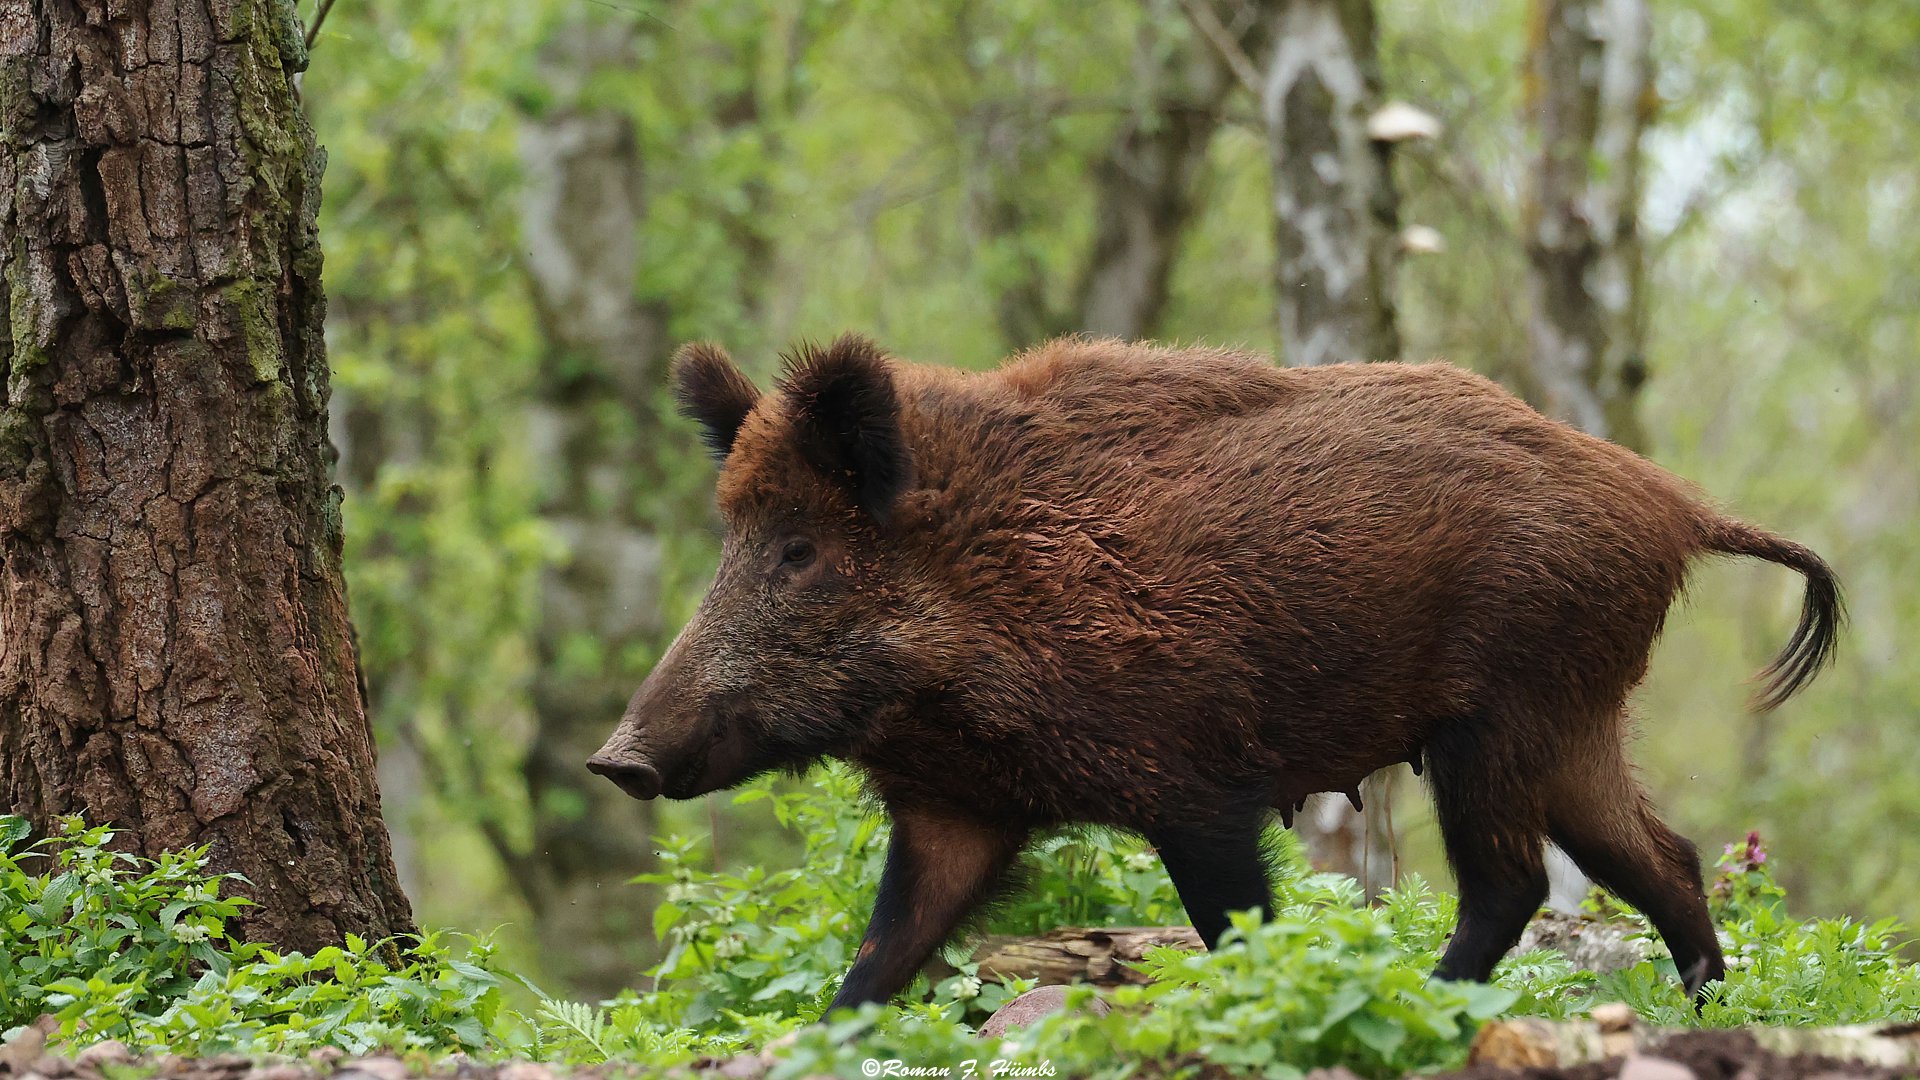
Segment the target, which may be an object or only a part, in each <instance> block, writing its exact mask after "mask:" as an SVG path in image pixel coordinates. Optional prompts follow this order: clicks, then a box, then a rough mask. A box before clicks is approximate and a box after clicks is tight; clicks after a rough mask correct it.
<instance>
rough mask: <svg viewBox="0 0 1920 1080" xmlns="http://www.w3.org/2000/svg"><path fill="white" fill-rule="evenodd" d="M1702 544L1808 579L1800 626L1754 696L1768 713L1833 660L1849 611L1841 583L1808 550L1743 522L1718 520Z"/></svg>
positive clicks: (1758, 707) (1765, 672) (1755, 704)
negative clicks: (1841, 626) (1777, 566)
mask: <svg viewBox="0 0 1920 1080" xmlns="http://www.w3.org/2000/svg"><path fill="white" fill-rule="evenodd" d="M1703 546H1704V547H1706V548H1707V550H1709V551H1718V552H1723V553H1725V554H1728V555H1746V556H1749V557H1752V558H1755V559H1765V560H1767V561H1768V562H1772V563H1779V564H1780V565H1781V566H1787V567H1792V568H1793V569H1795V570H1798V571H1799V572H1800V574H1801V576H1803V577H1805V578H1806V579H1807V593H1806V598H1805V599H1804V600H1802V601H1801V603H1800V625H1798V626H1796V627H1794V628H1793V637H1791V638H1789V639H1787V645H1786V647H1785V648H1783V649H1781V650H1780V655H1779V656H1776V657H1774V658H1773V662H1772V663H1771V664H1768V665H1767V666H1766V668H1765V670H1763V671H1761V672H1760V675H1759V678H1760V679H1761V680H1762V686H1761V689H1760V692H1759V694H1758V695H1757V696H1756V697H1755V698H1754V701H1753V707H1754V709H1755V710H1756V711H1758V712H1768V711H1770V710H1772V709H1774V708H1777V707H1778V706H1779V705H1780V703H1781V702H1783V701H1785V700H1787V699H1788V698H1790V697H1792V696H1793V695H1794V693H1795V692H1796V691H1798V690H1799V689H1800V688H1801V687H1802V686H1805V685H1806V684H1807V683H1809V682H1811V681H1812V680H1813V677H1814V676H1815V675H1818V674H1819V673H1820V669H1822V668H1824V667H1826V666H1827V665H1828V664H1829V663H1831V662H1832V660H1833V649H1834V643H1835V639H1836V638H1837V636H1838V634H1839V630H1840V624H1841V622H1842V621H1843V620H1844V619H1845V618H1846V610H1845V607H1844V605H1843V604H1842V603H1841V600H1840V580H1839V579H1838V578H1836V577H1834V575H1833V568H1832V567H1830V566H1828V565H1827V564H1826V560H1824V559H1822V558H1820V556H1818V555H1815V554H1814V553H1813V552H1812V551H1811V550H1809V549H1808V548H1805V547H1802V546H1801V545H1799V544H1796V543H1794V542H1793V541H1791V540H1787V539H1784V538H1782V537H1778V536H1775V535H1773V534H1772V533H1770V532H1767V531H1766V530H1764V529H1757V528H1755V527H1753V526H1752V525H1748V524H1745V523H1744V522H1739V521H1729V520H1726V519H1724V518H1723V519H1719V520H1716V521H1713V522H1712V523H1711V524H1709V525H1708V526H1707V529H1706V535H1705V537H1704V540H1703Z"/></svg>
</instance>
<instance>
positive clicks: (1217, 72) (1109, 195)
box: [1074, 5, 1266, 339]
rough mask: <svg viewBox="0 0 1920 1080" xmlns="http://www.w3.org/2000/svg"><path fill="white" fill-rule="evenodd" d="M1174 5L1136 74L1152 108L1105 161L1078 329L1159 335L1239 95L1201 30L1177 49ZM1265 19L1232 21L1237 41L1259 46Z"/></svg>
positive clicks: (1137, 53)
mask: <svg viewBox="0 0 1920 1080" xmlns="http://www.w3.org/2000/svg"><path fill="white" fill-rule="evenodd" d="M1166 6H1167V7H1168V8H1169V9H1170V10H1167V11H1164V12H1161V13H1159V15H1158V17H1156V18H1153V19H1149V20H1148V21H1147V22H1146V23H1145V24H1144V25H1143V26H1142V28H1141V31H1140V39H1139V42H1138V44H1137V46H1136V47H1135V50H1134V79H1135V82H1136V84H1137V85H1139V86H1142V87H1145V88H1147V89H1146V92H1145V93H1144V94H1143V95H1142V96H1143V97H1144V98H1145V99H1146V101H1147V102H1148V104H1147V107H1146V108H1144V109H1142V110H1140V111H1138V112H1136V113H1134V114H1133V115H1130V116H1129V117H1128V118H1127V119H1126V120H1125V121H1124V122H1123V123H1122V125H1121V128H1120V131H1119V132H1118V133H1117V134H1116V135H1115V136H1114V140H1113V145H1112V147H1111V148H1110V149H1109V150H1108V152H1107V155H1106V157H1105V158H1103V159H1102V160H1101V161H1100V162H1099V163H1098V164H1097V165H1096V166H1095V167H1094V172H1093V181H1094V185H1095V191H1096V199H1097V203H1096V206H1095V210H1094V237H1093V247H1092V249H1091V250H1090V251H1089V252H1088V255H1087V260H1086V265H1085V268H1084V270H1083V271H1082V274H1081V277H1080V282H1079V288H1078V291H1077V303H1076V305H1075V306H1076V307H1077V309H1078V319H1077V325H1076V326H1075V327H1074V329H1078V330H1085V331H1088V332H1089V333H1094V334H1101V335H1106V336H1112V337H1118V338H1127V339H1135V338H1148V337H1153V336H1154V335H1155V334H1156V333H1158V331H1159V328H1160V319H1161V316H1162V314H1164V312H1165V311H1166V306H1167V286H1168V281H1169V279H1170V278H1171V277H1172V276H1173V264H1174V259H1175V258H1176V257H1177V256H1178V255H1179V253H1180V245H1181V243H1182V242H1183V241H1184V240H1185V239H1186V236H1187V231H1188V228H1189V226H1190V225H1191V224H1192V222H1193V217H1194V212H1195V210H1196V209H1197V207H1198V197H1199V187H1200V180H1201V177H1202V175H1203V174H1204V172H1205V169H1206V164H1207V148H1208V147H1209V146H1210V145H1211V144H1212V142H1213V136H1214V133H1215V132H1216V131H1218V130H1219V128H1220V118H1221V110H1222V109H1223V108H1224V107H1225V105H1226V101H1227V97H1228V95H1229V94H1230V93H1231V92H1232V91H1233V89H1234V87H1235V82H1234V78H1233V73H1232V72H1231V71H1230V70H1228V67H1227V62H1226V60H1225V58H1224V57H1222V55H1221V54H1220V52H1219V51H1218V50H1217V49H1215V48H1211V47H1209V46H1208V43H1207V42H1206V41H1204V40H1201V39H1200V37H1199V35H1198V34H1197V33H1194V34H1190V35H1189V40H1188V41H1187V42H1185V43H1184V44H1182V45H1180V46H1179V47H1171V46H1170V43H1169V42H1168V41H1167V34H1166V31H1165V27H1166V26H1167V25H1168V23H1169V22H1170V21H1171V20H1173V19H1176V18H1178V15H1177V13H1176V12H1175V11H1173V10H1171V5H1166ZM1265 29H1266V24H1265V22H1264V21H1263V20H1261V19H1259V18H1253V17H1242V18H1239V19H1236V20H1235V21H1234V22H1233V23H1232V24H1231V25H1226V26H1222V27H1221V28H1220V30H1221V32H1223V33H1224V34H1226V35H1227V36H1228V40H1229V41H1231V42H1232V44H1233V47H1235V48H1237V49H1240V50H1242V51H1245V50H1249V49H1252V50H1256V51H1257V50H1259V49H1260V48H1261V46H1260V44H1259V42H1260V41H1261V38H1262V34H1263V33H1264V31H1265Z"/></svg>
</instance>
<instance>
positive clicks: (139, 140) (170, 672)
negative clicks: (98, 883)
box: [0, 0, 412, 950]
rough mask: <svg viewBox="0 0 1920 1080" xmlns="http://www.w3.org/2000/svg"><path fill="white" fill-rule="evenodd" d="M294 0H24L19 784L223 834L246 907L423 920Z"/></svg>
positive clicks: (5, 608)
mask: <svg viewBox="0 0 1920 1080" xmlns="http://www.w3.org/2000/svg"><path fill="white" fill-rule="evenodd" d="M305 62H306V56H305V50H304V49H303V48H302V45H301V41H300V32H299V26H298V23H297V22H296V20H295V16H294V11H293V6H292V4H290V3H286V2H284V0H176V2H159V3H155V4H152V5H150V6H149V5H144V4H138V5H128V4H120V3H112V2H108V0H60V2H52V0H33V2H32V3H31V4H28V3H21V2H15V3H12V4H9V5H8V7H7V8H6V10H5V13H4V14H0V103H3V104H0V108H4V110H5V113H4V116H0V127H4V130H5V131H6V138H5V141H4V144H3V148H0V222H3V223H4V228H0V235H4V236H5V238H6V246H5V249H4V250H0V277H3V278H4V279H5V289H4V290H0V306H4V308H5V314H6V318H5V320H4V325H5V330H4V331H0V382H4V387H5V389H4V394H3V396H0V804H4V805H5V806H7V807H8V808H9V809H11V810H12V811H14V812H17V813H23V814H25V815H26V816H28V817H29V818H31V819H32V820H33V821H34V822H35V823H36V824H38V825H39V826H40V827H42V828H46V827H48V826H50V825H51V823H52V821H53V819H54V818H55V817H56V816H58V815H62V814H70V813H80V814H84V815H86V816H87V817H88V818H89V819H90V820H93V821H96V822H111V823H112V824H114V825H115V826H117V827H118V828H119V830H120V834H119V835H120V839H121V842H122V843H124V844H126V845H127V847H128V848H130V849H133V850H138V851H141V852H145V853H148V854H152V853H156V852H159V851H161V850H163V849H169V848H177V847H180V846H183V845H188V844H198V843H206V844H210V845H211V846H212V854H213V860H214V864H215V866H216V867H218V868H219V869H221V870H225V871H234V872H238V873H240V874H244V875H245V876H246V878H247V879H248V882H249V883H248V884H241V885H238V886H237V891H239V892H242V893H245V894H246V895H248V896H251V897H252V898H253V899H254V900H255V901H257V902H258V904H259V906H258V907H253V908H249V909H247V911H246V914H245V916H244V918H243V919H242V920H241V922H240V926H241V929H242V930H243V932H244V933H246V934H247V935H248V936H249V937H251V938H254V939H256V940H263V941H270V942H273V943H275V944H276V945H279V946H281V947H283V948H294V949H305V950H312V949H317V948H319V947H321V946H324V945H327V944H330V943H335V942H338V941H340V940H341V939H342V937H343V935H345V934H346V933H349V932H351V933H357V934H361V935H365V936H368V937H376V938H377V937H382V936H385V935H388V934H392V933H395V932H400V931H408V930H411V929H412V916H411V914H410V912H409V910H408V905H407V900H406V897H405V896H404V895H403V894H402V893H401V891H400V887H399V884H398V882H397V880H396V878H395V875H394V869H393V860H392V856H391V854H390V851H389V848H388V838H387V834H386V829H385V826H384V825H383V824H382V822H381V817H380V795H379V790H378V786H377V784H376V781H375V779H374V748H373V743H372V737H371V733H370V731H369V728H368V724H367V718H366V713H365V711H364V708H363V702H362V695H361V690H360V686H359V681H358V676H357V664H356V660H355V656H354V648H353V642H352V631H351V629H350V627H349V624H348V621H347V604H346V594H345V587H344V585H343V583H342V579H341V572H340V544H341V531H340V520H341V519H340V503H339V495H338V492H339V489H338V488H335V487H333V486H331V484H330V483H329V479H328V475H327V470H328V464H329V462H328V457H329V450H328V447H327V443H326V416H327V392H328V372H327V364H326V355H325V350H324V344H323V339H322V336H321V322H322V319H323V317H324V314H325V300H324V297H323V295H322V293H321V290H320V246H319V241H318V236H317V233H316V230H315V222H314V219H315V214H316V212H317V211H318V208H319V205H320V172H321V162H322V159H321V155H320V153H319V151H318V150H317V149H316V148H315V146H314V143H313V135H312V132H311V130H310V129H309V128H308V126H307V123H306V119H305V117H304V116H303V115H302V113H301V111H300V108H299V105H298V103H297V101H296V99H295V97H294V92H293V86H292V82H291V79H292V76H293V75H294V74H295V73H296V72H297V71H298V70H300V69H301V68H302V67H304V66H305Z"/></svg>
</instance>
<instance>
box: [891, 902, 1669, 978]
mask: <svg viewBox="0 0 1920 1080" xmlns="http://www.w3.org/2000/svg"><path fill="white" fill-rule="evenodd" d="M1634 930H1635V928H1634V927H1631V926H1627V925H1623V924H1620V923H1609V922H1603V921H1601V920H1599V919H1593V918H1588V917H1585V916H1579V915H1563V914H1560V913H1558V912H1552V911H1543V912H1541V913H1540V914H1539V915H1538V916H1536V917H1535V918H1534V920H1533V922H1532V923H1530V924H1528V926H1527V931H1526V934H1525V936H1523V937H1522V938H1521V939H1520V945H1519V947H1518V948H1517V949H1515V950H1514V955H1516V956H1517V955H1520V954H1522V953H1526V952H1531V951H1533V950H1534V949H1552V950H1554V951H1555V952H1559V953H1562V954H1564V955H1565V956H1566V957H1567V960H1568V962H1570V963H1571V964H1573V966H1574V967H1576V968H1579V969H1581V970H1584V971H1593V972H1598V973H1601V974H1604V973H1606V972H1609V971H1618V970H1620V969H1621V968H1628V967H1632V966H1633V965H1635V964H1637V963H1639V962H1640V961H1642V960H1645V959H1646V958H1647V955H1648V950H1647V944H1646V942H1645V941H1644V940H1643V939H1641V938H1638V937H1636V936H1634ZM1158 946H1168V947H1171V948H1175V949H1188V950H1192V951H1196V952H1197V951H1199V949H1200V935H1198V934H1196V933H1194V932H1193V928H1192V927H1190V926H1108V927H1094V928H1088V927H1077V926H1075V927H1060V928H1058V929H1055V930H1050V931H1048V932H1047V933H1044V934H1041V935H1039V936H1038V937H1014V936H1011V935H1005V934H1001V935H995V936H992V937H989V938H987V939H985V940H984V941H982V942H980V944H979V945H977V946H975V948H974V950H973V959H974V960H975V961H976V962H977V963H978V964H979V965H980V970H979V974H980V977H981V978H982V979H986V980H988V981H991V982H1007V981H1009V980H1012V979H1032V980H1034V981H1035V982H1036V983H1037V984H1039V985H1041V986H1052V985H1055V984H1059V983H1076V982H1083V983H1092V984H1093V985H1095V986H1120V985H1123V984H1127V983H1133V984H1136V985H1139V984H1144V983H1146V981H1147V978H1146V976H1145V975H1142V974H1141V973H1140V972H1139V970H1138V968H1137V966H1136V965H1138V964H1139V962H1140V961H1141V960H1142V959H1143V958H1144V957H1145V956H1146V953H1147V950H1148V949H1152V948H1155V947H1158ZM951 973H952V971H951V969H950V968H944V967H943V968H935V969H930V970H929V971H928V974H929V975H930V976H932V977H934V978H935V980H936V981H937V980H938V979H939V978H942V977H944V976H945V975H948V974H951Z"/></svg>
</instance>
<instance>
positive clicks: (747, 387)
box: [672, 341, 760, 461]
mask: <svg viewBox="0 0 1920 1080" xmlns="http://www.w3.org/2000/svg"><path fill="white" fill-rule="evenodd" d="M672 379H673V398H674V401H675V402H676V403H677V404H678V405H679V407H680V415H681V416H684V417H686V418H687V419H689V420H692V421H695V422H696V423H698V424H699V425H700V438H701V439H702V440H703V441H705V442H706V444H707V449H709V450H711V451H713V456H714V457H716V458H718V459H720V460H721V461H725V460H727V454H728V452H730V451H731V450H732V449H733V437H734V436H735V435H738V434H739V433H740V425H741V424H742V423H744V422H746V419H747V414H748V413H750V412H752V411H753V406H754V403H755V402H757V401H759V400H760V391H759V390H757V389H755V388H754V385H753V383H752V382H751V381H749V380H748V379H747V377H746V376H745V375H742V374H740V369H739V368H737V367H734V366H733V360H732V359H731V358H730V357H728V356H727V351H726V350H725V349H722V348H721V347H720V346H718V345H711V344H708V343H707V342H704V341H699V342H695V343H693V344H692V345H683V346H681V348H680V351H679V352H677V353H674V354H673V376H672Z"/></svg>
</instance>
